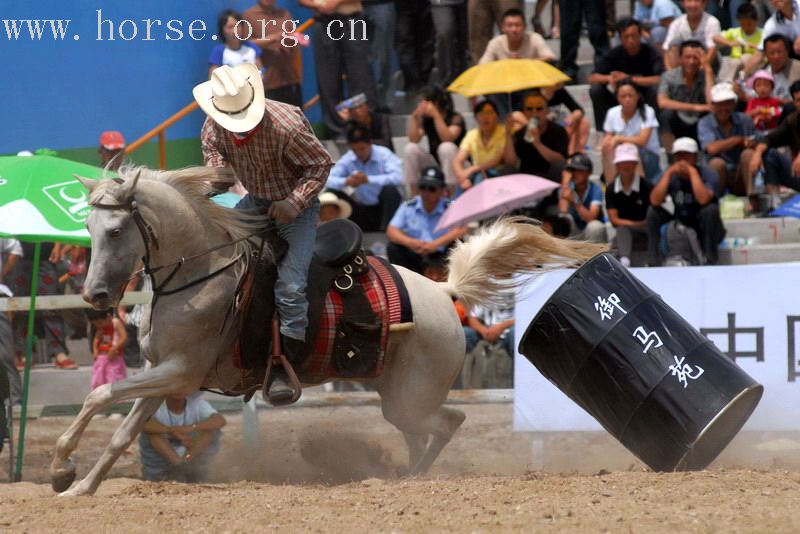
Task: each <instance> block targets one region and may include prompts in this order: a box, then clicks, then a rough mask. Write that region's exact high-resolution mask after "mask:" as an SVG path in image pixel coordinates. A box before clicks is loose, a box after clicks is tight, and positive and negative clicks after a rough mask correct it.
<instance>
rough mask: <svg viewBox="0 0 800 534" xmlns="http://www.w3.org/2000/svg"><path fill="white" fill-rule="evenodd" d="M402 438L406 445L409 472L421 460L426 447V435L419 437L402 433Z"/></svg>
mask: <svg viewBox="0 0 800 534" xmlns="http://www.w3.org/2000/svg"><path fill="white" fill-rule="evenodd" d="M403 437H404V438H405V439H406V445H408V466H409V470H410V469H411V468H412V467H414V466H415V465H417V463H418V462H419V460H420V458H422V454H423V453H424V452H425V449H426V448H427V446H428V434H422V435H420V434H412V433H410V432H403Z"/></svg>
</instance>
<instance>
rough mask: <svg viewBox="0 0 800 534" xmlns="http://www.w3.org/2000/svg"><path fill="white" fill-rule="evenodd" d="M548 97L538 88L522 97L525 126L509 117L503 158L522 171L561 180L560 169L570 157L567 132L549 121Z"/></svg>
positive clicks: (557, 180) (555, 180)
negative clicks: (568, 156)
mask: <svg viewBox="0 0 800 534" xmlns="http://www.w3.org/2000/svg"><path fill="white" fill-rule="evenodd" d="M548 111H549V110H548V108H547V100H545V98H544V96H543V95H542V93H541V92H539V91H530V92H528V93H527V94H526V95H525V98H524V99H523V107H522V116H523V118H524V121H525V126H524V127H522V128H520V129H518V130H516V131H514V129H515V128H516V127H517V126H518V123H517V120H516V119H515V116H514V115H513V114H512V115H511V116H510V117H509V118H507V119H506V128H505V135H506V142H505V147H504V153H503V161H504V162H505V164H506V165H509V166H512V167H518V168H519V172H521V173H523V174H533V175H535V176H541V177H542V178H547V179H549V180H552V181H554V182H558V183H561V170H562V169H563V168H564V161H565V159H566V157H567V154H568V152H567V148H568V147H569V136H568V135H567V131H566V130H565V129H564V128H563V127H561V126H559V125H558V124H555V123H554V122H551V121H550V118H549V115H548Z"/></svg>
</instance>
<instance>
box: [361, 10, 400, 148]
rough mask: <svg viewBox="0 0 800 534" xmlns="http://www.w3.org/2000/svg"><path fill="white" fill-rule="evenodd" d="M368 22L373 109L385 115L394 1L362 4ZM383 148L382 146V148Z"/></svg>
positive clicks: (390, 78) (390, 61) (390, 64)
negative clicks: (373, 94) (373, 83)
mask: <svg viewBox="0 0 800 534" xmlns="http://www.w3.org/2000/svg"><path fill="white" fill-rule="evenodd" d="M362 3H363V4H364V20H366V21H367V32H368V36H369V37H368V40H369V61H370V63H371V67H372V75H373V78H374V79H375V106H376V109H377V111H379V112H381V113H388V112H389V111H390V109H391V106H390V103H389V96H390V94H389V90H390V89H391V87H392V52H393V51H394V29H395V25H396V22H397V21H396V18H395V10H394V0H362ZM384 146H385V145H384Z"/></svg>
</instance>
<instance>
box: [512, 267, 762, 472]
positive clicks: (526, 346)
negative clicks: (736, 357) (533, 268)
mask: <svg viewBox="0 0 800 534" xmlns="http://www.w3.org/2000/svg"><path fill="white" fill-rule="evenodd" d="M686 274H687V276H689V275H691V270H690V269H689V268H687V271H686ZM698 304H699V303H698ZM519 352H520V353H521V354H523V355H524V356H525V357H526V358H528V360H530V361H531V363H533V365H535V366H536V368H537V369H539V371H540V372H541V373H542V374H543V375H544V376H545V377H546V378H547V379H548V380H550V382H552V383H553V384H555V385H556V386H557V387H558V388H559V389H560V390H561V391H563V392H564V393H566V394H567V396H568V397H569V398H571V399H572V400H574V401H575V402H577V403H578V404H579V405H580V406H581V407H582V408H583V409H584V410H586V411H587V412H589V414H591V415H592V416H593V417H594V418H595V419H597V421H598V422H599V423H600V424H601V425H603V427H604V428H605V429H606V430H607V431H608V432H609V433H611V434H612V435H613V436H614V437H615V438H617V439H618V440H619V441H620V442H621V443H622V444H623V445H624V446H625V447H627V448H628V450H630V451H631V452H632V453H634V454H635V455H636V456H637V457H639V458H640V459H641V460H642V461H643V462H644V463H646V464H647V465H648V466H650V468H651V469H653V470H654V471H676V470H693V469H703V468H704V467H706V466H707V465H708V464H709V463H711V462H712V461H713V460H714V458H716V457H717V455H718V454H719V453H720V452H721V451H722V449H724V448H725V446H726V445H727V444H728V443H729V442H730V440H731V439H733V437H734V436H735V435H736V433H737V432H738V431H739V430H740V429H741V428H742V425H744V423H745V421H747V418H748V417H750V414H751V413H752V412H753V410H754V409H755V407H756V405H757V404H758V401H759V400H760V399H761V394H762V393H763V390H764V388H763V386H761V385H760V384H758V383H757V382H756V381H755V380H753V379H752V378H751V377H750V376H749V375H748V374H747V373H745V372H744V371H743V370H742V369H741V368H740V367H739V366H738V365H736V363H735V362H733V361H731V360H730V359H729V358H728V357H726V356H725V355H724V354H723V353H722V352H720V350H719V349H718V348H717V347H716V346H715V345H714V344H713V343H712V342H711V341H710V340H709V339H707V338H706V337H704V336H703V335H702V334H700V332H698V331H697V330H696V329H695V328H694V327H692V326H691V325H690V324H689V323H687V322H686V321H685V320H684V319H683V318H681V317H680V316H679V315H678V314H677V313H676V312H675V310H673V309H672V308H670V307H669V306H667V305H666V304H665V303H664V301H663V300H661V297H659V296H658V295H657V294H656V293H654V292H653V291H652V290H651V289H650V288H648V287H647V286H645V285H644V284H643V283H642V282H641V281H640V280H639V279H637V278H636V277H635V276H633V275H632V274H631V273H630V271H628V270H627V269H625V267H623V266H622V264H620V263H619V262H618V261H617V260H616V259H615V258H614V257H612V256H610V255H609V254H601V255H598V256H595V257H594V258H592V259H591V260H589V261H588V262H587V263H586V264H584V265H583V266H582V267H581V268H580V269H578V270H577V271H575V273H574V274H573V275H572V276H570V277H569V279H568V280H567V281H566V282H564V283H563V284H562V285H561V287H559V288H558V289H557V290H556V292H555V293H554V294H553V296H552V297H550V299H549V300H548V301H547V302H546V303H545V305H544V306H543V307H542V309H541V310H540V311H539V313H538V314H537V315H536V317H535V318H534V319H533V321H532V322H531V324H530V326H528V329H527V331H526V332H525V335H524V336H523V337H522V341H521V342H520V346H519Z"/></svg>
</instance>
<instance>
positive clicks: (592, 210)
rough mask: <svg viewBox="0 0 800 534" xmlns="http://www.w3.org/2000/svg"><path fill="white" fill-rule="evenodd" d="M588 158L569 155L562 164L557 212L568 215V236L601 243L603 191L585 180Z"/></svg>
mask: <svg viewBox="0 0 800 534" xmlns="http://www.w3.org/2000/svg"><path fill="white" fill-rule="evenodd" d="M591 173H592V160H590V159H589V156H587V155H586V154H573V155H571V156H570V157H569V159H568V160H567V164H566V166H565V167H564V177H563V179H562V181H561V189H560V191H559V195H560V198H559V201H558V211H559V213H560V214H561V215H562V216H566V217H569V219H570V221H571V226H572V231H571V232H570V235H571V236H572V237H576V238H578V239H586V240H587V241H592V242H594V243H605V241H606V228H605V225H604V224H603V223H602V222H601V220H600V218H601V216H602V209H603V190H602V189H601V188H600V186H599V185H597V184H596V183H595V182H592V181H590V180H589V175H590V174H591Z"/></svg>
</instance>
